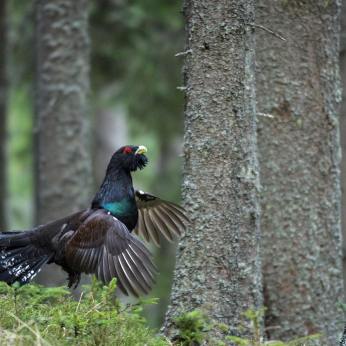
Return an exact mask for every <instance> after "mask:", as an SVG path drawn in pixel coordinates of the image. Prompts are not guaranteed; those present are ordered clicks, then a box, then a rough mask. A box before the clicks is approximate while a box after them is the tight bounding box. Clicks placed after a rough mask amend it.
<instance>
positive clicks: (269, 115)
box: [257, 113, 274, 118]
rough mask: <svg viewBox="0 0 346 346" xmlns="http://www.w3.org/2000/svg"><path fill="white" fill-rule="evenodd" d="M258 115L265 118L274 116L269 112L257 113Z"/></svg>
mask: <svg viewBox="0 0 346 346" xmlns="http://www.w3.org/2000/svg"><path fill="white" fill-rule="evenodd" d="M257 115H258V116H259V117H265V118H274V115H271V114H265V113H258V114H257Z"/></svg>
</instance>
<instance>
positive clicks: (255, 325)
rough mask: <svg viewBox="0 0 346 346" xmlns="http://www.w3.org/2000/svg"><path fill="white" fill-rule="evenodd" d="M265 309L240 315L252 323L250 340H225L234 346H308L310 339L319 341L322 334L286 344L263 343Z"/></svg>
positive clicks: (231, 338)
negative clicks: (262, 328) (262, 329)
mask: <svg viewBox="0 0 346 346" xmlns="http://www.w3.org/2000/svg"><path fill="white" fill-rule="evenodd" d="M265 310H266V308H262V309H261V310H259V311H253V310H252V309H249V310H248V311H246V312H243V313H242V315H243V316H245V317H246V318H247V319H248V320H250V321H251V322H252V329H251V330H250V331H251V334H252V336H253V337H252V338H251V339H244V338H240V337H238V336H226V339H228V340H231V341H233V342H234V343H235V345H239V346H265V345H270V346H303V345H304V346H308V341H309V340H312V339H319V338H321V337H322V336H323V335H322V334H315V335H309V336H307V337H304V338H299V339H294V340H292V341H289V342H287V343H284V342H282V341H279V340H275V341H274V340H272V341H263V340H262V338H261V337H260V335H261V323H260V321H261V319H262V315H263V313H264V311H265ZM238 329H239V330H246V329H249V328H247V327H245V326H242V325H241V326H239V328H238Z"/></svg>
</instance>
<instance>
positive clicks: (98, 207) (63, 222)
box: [0, 145, 189, 297]
mask: <svg viewBox="0 0 346 346" xmlns="http://www.w3.org/2000/svg"><path fill="white" fill-rule="evenodd" d="M146 152H147V149H146V148H145V147H144V146H139V147H138V146H133V145H128V146H124V147H122V148H120V149H119V150H117V151H116V152H115V153H114V155H113V156H112V158H111V160H110V163H109V165H108V167H107V171H106V176H105V178H104V181H103V183H102V185H101V187H100V190H99V191H98V193H97V194H96V196H95V198H94V199H93V201H92V203H91V207H90V208H89V209H86V210H83V211H80V212H78V213H75V214H72V215H70V216H67V217H65V218H62V219H59V220H57V221H55V222H52V223H49V224H46V225H41V226H38V227H36V228H33V229H30V230H25V231H13V232H5V233H2V234H0V249H1V252H0V281H5V282H6V283H8V284H12V283H14V282H19V284H21V285H23V284H26V283H28V282H30V281H31V280H32V279H33V278H34V277H35V275H36V274H37V273H38V272H39V271H40V270H41V268H42V267H43V266H44V265H46V264H50V263H56V264H58V265H59V266H61V267H62V269H63V270H64V271H66V272H67V273H68V286H69V287H72V286H74V287H77V286H78V284H79V282H80V277H81V273H86V274H95V276H96V277H97V278H98V279H99V280H101V281H102V282H103V283H104V284H106V285H108V284H109V282H110V281H111V280H112V279H113V278H117V286H118V288H119V289H120V290H121V291H122V292H123V293H124V294H126V295H128V294H129V293H130V294H132V295H134V296H136V297H138V293H137V290H138V291H140V292H142V293H144V294H147V293H148V291H150V290H151V286H152V285H153V284H155V283H156V281H155V279H154V277H153V274H152V273H155V274H159V272H158V270H157V268H156V266H155V265H154V263H153V262H152V260H151V259H152V254H151V253H150V252H149V250H148V249H147V248H146V247H145V245H144V244H143V243H142V242H141V241H140V240H139V239H137V238H136V236H134V235H133V234H131V232H132V233H134V234H135V235H138V234H140V235H141V236H142V237H143V239H144V240H145V241H146V242H149V240H150V238H151V239H152V240H153V241H154V243H155V244H156V245H158V246H159V245H160V238H159V235H158V232H157V230H159V231H160V232H162V234H163V235H164V236H165V237H166V238H167V239H168V240H169V241H173V237H172V234H171V231H172V232H173V233H175V234H176V235H178V236H179V235H180V234H181V233H180V229H182V230H184V229H185V225H184V222H189V220H188V218H187V217H186V216H185V210H184V209H183V208H182V207H180V206H178V205H176V204H173V203H171V202H168V201H164V200H162V199H160V198H158V197H156V196H154V195H151V194H149V193H147V192H143V191H141V190H134V188H133V185H132V177H131V172H133V171H136V170H137V169H143V168H144V167H145V166H146V164H147V162H148V159H147V157H146V156H145V155H144V153H146ZM136 289H137V290H136Z"/></svg>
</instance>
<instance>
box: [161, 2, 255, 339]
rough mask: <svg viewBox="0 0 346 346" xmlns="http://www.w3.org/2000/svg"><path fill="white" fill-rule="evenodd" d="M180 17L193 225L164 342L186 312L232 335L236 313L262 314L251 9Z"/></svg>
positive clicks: (187, 200)
mask: <svg viewBox="0 0 346 346" xmlns="http://www.w3.org/2000/svg"><path fill="white" fill-rule="evenodd" d="M184 12H185V16H186V44H185V51H186V53H187V55H186V61H185V67H184V79H185V86H186V92H185V116H186V128H185V144H184V153H185V170H184V188H183V199H184V204H185V207H186V208H187V210H188V214H189V217H190V218H191V222H192V224H191V226H189V227H188V230H187V232H186V233H185V234H184V235H183V237H182V239H181V243H180V246H179V254H178V260H177V266H176V270H175V280H174V285H173V291H172V297H171V306H170V308H169V311H168V315H167V319H166V323H165V327H164V329H165V333H166V334H168V333H169V332H170V331H171V330H172V327H173V317H174V316H177V315H180V314H181V313H182V311H184V310H185V311H192V310H195V309H198V310H202V311H203V312H206V313H208V314H209V315H210V316H211V317H212V318H214V319H216V320H218V321H220V322H224V323H226V324H227V325H232V326H234V325H237V324H238V322H239V320H241V319H242V318H241V317H240V315H239V313H240V312H244V311H246V310H248V309H249V308H254V309H258V308H260V307H261V306H262V298H261V297H262V292H261V274H260V261H259V222H258V220H259V207H258V190H259V172H258V171H259V168H258V163H257V152H256V145H257V143H256V121H255V113H256V112H255V108H256V107H255V92H254V35H253V28H252V27H251V26H250V25H249V24H250V23H253V20H254V6H253V2H252V1H251V0H242V1H236V0H221V1H218V2H217V4H216V3H215V1H213V0H204V1H186V2H185V6H184ZM216 337H218V338H221V337H222V336H221V335H220V333H219V332H216Z"/></svg>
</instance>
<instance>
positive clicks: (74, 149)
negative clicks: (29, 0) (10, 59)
mask: <svg viewBox="0 0 346 346" xmlns="http://www.w3.org/2000/svg"><path fill="white" fill-rule="evenodd" d="M87 4H88V1H87V0H74V1H66V0H54V1H53V0H39V1H38V4H37V26H38V27H37V71H38V80H37V95H36V97H37V118H36V144H37V146H36V155H37V165H36V182H37V186H36V188H37V190H36V191H37V194H36V203H37V222H38V223H46V222H48V221H53V220H56V219H58V218H60V217H63V216H66V215H69V214H72V213H74V212H76V211H78V210H81V209H83V208H86V207H88V205H89V203H90V201H91V198H92V193H91V191H92V174H91V155H90V142H91V137H90V133H89V127H90V124H89V116H88V97H89V39H88V32H87V23H88V19H87V17H88V16H87Z"/></svg>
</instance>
